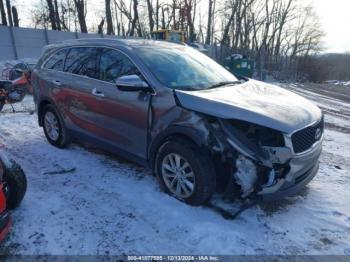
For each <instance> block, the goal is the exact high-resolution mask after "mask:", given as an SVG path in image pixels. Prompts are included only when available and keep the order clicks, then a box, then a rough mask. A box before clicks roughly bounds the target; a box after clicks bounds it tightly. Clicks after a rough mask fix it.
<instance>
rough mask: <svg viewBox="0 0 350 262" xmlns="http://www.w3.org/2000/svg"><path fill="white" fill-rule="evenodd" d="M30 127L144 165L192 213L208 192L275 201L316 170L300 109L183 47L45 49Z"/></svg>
mask: <svg viewBox="0 0 350 262" xmlns="http://www.w3.org/2000/svg"><path fill="white" fill-rule="evenodd" d="M32 82H33V86H34V99H35V102H36V109H37V113H38V120H39V125H40V126H42V127H43V129H44V132H45V135H46V138H47V140H48V141H49V142H50V143H51V144H52V145H54V146H57V147H60V148H63V147H65V146H66V145H67V144H68V143H69V142H70V141H71V139H72V138H75V139H81V140H87V141H90V142H91V143H93V144H94V145H97V146H99V147H102V148H104V149H106V150H108V151H111V152H113V153H116V154H119V155H121V156H123V157H125V158H128V159H130V160H133V161H136V162H138V163H141V164H144V165H148V166H150V167H151V168H152V169H153V170H154V173H155V175H156V176H157V177H158V178H159V181H160V184H161V185H162V187H163V188H164V190H165V191H166V192H168V193H169V194H171V195H173V196H175V197H176V198H178V199H181V200H183V201H185V202H187V203H189V204H192V205H200V204H203V203H204V202H206V201H207V200H208V199H209V198H210V197H211V196H212V195H213V193H214V192H216V191H219V192H220V191H221V192H225V191H226V192H227V188H232V189H233V190H232V192H233V194H234V195H235V196H237V197H238V198H251V197H256V196H260V197H262V198H263V199H276V198H282V197H285V196H290V195H293V194H296V193H297V192H299V191H300V190H301V189H302V188H303V187H304V186H305V185H306V184H307V183H309V182H310V180H311V179H312V178H313V177H314V176H315V174H316V173H317V171H318V159H319V156H320V153H321V149H322V140H323V130H324V121H323V116H322V112H321V110H320V109H319V108H318V107H317V106H315V105H314V104H312V103H311V102H309V101H308V100H306V99H304V98H302V97H300V96H298V95H296V94H294V93H291V92H289V91H287V90H284V89H282V88H279V87H277V86H273V85H269V84H266V83H262V82H258V81H254V80H251V79H238V78H237V77H235V76H234V75H232V74H231V73H230V72H229V71H227V70H226V69H225V68H223V67H222V66H220V65H219V64H217V63H216V62H214V61H213V60H212V59H210V58H209V57H207V56H206V55H204V54H202V53H200V52H198V51H196V50H194V49H193V48H191V47H188V46H185V45H178V44H173V43H167V42H157V41H151V40H123V39H121V40H117V39H114V40H112V39H89V40H87V39H86V40H74V41H68V42H63V43H62V44H57V45H52V46H47V47H46V48H45V50H44V52H43V55H42V57H41V59H40V61H39V63H38V64H37V66H36V69H35V70H34V72H33V74H32Z"/></svg>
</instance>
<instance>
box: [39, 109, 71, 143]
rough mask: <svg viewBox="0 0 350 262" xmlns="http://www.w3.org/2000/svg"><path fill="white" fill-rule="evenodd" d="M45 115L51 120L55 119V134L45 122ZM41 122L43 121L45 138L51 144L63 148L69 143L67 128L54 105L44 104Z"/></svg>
mask: <svg viewBox="0 0 350 262" xmlns="http://www.w3.org/2000/svg"><path fill="white" fill-rule="evenodd" d="M47 117H49V118H50V119H53V121H56V122H55V123H56V124H55V128H57V134H56V135H55V136H54V135H53V133H51V132H52V129H51V130H50V127H49V124H47V123H46V122H45V121H46V118H47ZM41 123H43V129H44V133H45V136H46V139H47V141H49V143H50V144H51V145H53V146H55V147H58V148H65V147H66V146H67V145H68V144H69V142H70V138H69V135H68V132H67V129H66V127H65V125H64V123H63V120H62V118H61V117H60V115H59V113H58V112H57V110H56V109H55V107H53V106H52V105H46V106H45V107H44V109H43V112H42V119H41Z"/></svg>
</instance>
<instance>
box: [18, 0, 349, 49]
mask: <svg viewBox="0 0 350 262" xmlns="http://www.w3.org/2000/svg"><path fill="white" fill-rule="evenodd" d="M160 1H167V0H160ZM206 1H207V0H201V2H202V3H201V5H203V6H204V7H205V6H207V4H206V3H205V2H206ZM299 1H301V2H311V4H312V5H313V6H314V7H315V10H316V12H317V14H318V15H319V18H320V22H321V26H322V29H323V31H324V32H325V37H324V52H335V53H342V52H350V26H349V22H348V21H349V16H350V0H299ZM12 2H13V3H14V4H17V6H18V9H19V14H20V18H21V23H22V26H24V27H28V26H29V25H30V19H31V13H30V9H31V8H30V6H32V5H33V4H37V3H38V2H40V0H12ZM94 2H95V3H96V4H99V5H101V8H99V9H103V2H104V1H102V0H94ZM94 15H95V14H94ZM96 15H97V16H98V17H100V15H99V14H96ZM96 19H97V18H96ZM98 19H99V18H98ZM94 20H95V19H94ZM95 23H97V22H95Z"/></svg>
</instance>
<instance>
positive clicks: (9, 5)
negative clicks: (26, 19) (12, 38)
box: [6, 0, 13, 26]
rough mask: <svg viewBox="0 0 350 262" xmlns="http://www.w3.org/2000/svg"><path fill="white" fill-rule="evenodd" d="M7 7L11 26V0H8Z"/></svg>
mask: <svg viewBox="0 0 350 262" xmlns="http://www.w3.org/2000/svg"><path fill="white" fill-rule="evenodd" d="M6 9H7V17H8V20H9V24H10V26H13V20H12V13H11V3H10V0H6Z"/></svg>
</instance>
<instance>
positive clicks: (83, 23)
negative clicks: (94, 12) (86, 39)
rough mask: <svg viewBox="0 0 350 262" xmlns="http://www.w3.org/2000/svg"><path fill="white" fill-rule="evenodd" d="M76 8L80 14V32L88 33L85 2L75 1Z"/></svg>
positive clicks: (82, 0) (83, 0) (81, 0)
mask: <svg viewBox="0 0 350 262" xmlns="http://www.w3.org/2000/svg"><path fill="white" fill-rule="evenodd" d="M74 4H75V8H76V10H77V13H78V20H79V25H80V31H81V32H82V33H87V32H88V30H87V27H86V21H85V14H86V11H85V10H86V5H85V0H74Z"/></svg>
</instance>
